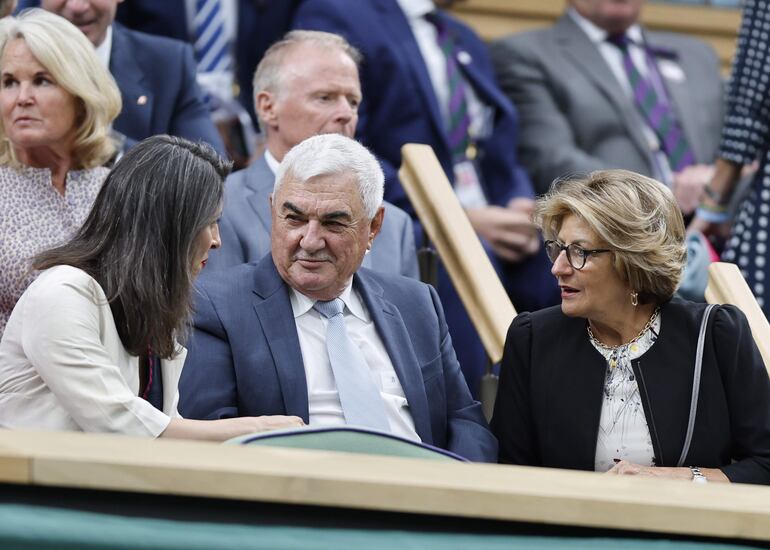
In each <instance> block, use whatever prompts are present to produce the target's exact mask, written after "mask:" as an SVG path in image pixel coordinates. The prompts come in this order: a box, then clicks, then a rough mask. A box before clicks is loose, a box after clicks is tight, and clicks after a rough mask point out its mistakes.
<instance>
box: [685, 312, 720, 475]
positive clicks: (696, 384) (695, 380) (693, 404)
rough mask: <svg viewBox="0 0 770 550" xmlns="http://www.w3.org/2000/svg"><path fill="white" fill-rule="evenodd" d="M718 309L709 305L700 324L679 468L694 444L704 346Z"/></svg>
mask: <svg viewBox="0 0 770 550" xmlns="http://www.w3.org/2000/svg"><path fill="white" fill-rule="evenodd" d="M715 307H716V304H709V305H708V306H706V311H704V312H703V319H702V320H701V322H700V332H699V333H698V347H697V348H696V350H695V371H694V372H693V375H692V397H691V398H690V419H689V420H688V422H687V434H686V435H685V437H684V447H683V448H682V455H681V456H680V457H679V462H677V463H676V465H677V466H684V461H685V459H686V458H687V453H689V452H690V443H691V442H692V432H693V429H694V428H695V413H696V412H697V409H698V392H699V391H700V373H701V368H702V367H703V344H704V341H705V340H706V326H707V325H708V320H709V315H711V310H712V309H714V308H715Z"/></svg>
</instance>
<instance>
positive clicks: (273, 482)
mask: <svg viewBox="0 0 770 550" xmlns="http://www.w3.org/2000/svg"><path fill="white" fill-rule="evenodd" d="M0 441H2V445H0V458H1V457H5V456H9V455H10V456H22V457H26V459H27V460H29V462H30V464H31V465H32V470H31V471H32V476H31V479H30V480H29V483H30V484H32V485H36V486H46V487H66V488H81V489H97V490H111V491H130V492H139V493H149V494H164V495H182V496H185V495H186V496H198V497H212V498H223V499H238V500H246V501H261V502H276V503H282V504H297V505H315V506H329V507H335V508H337V507H342V508H353V509H362V510H383V511H392V512H406V513H416V514H430V515H442V516H454V517H461V518H483V519H495V520H502V521H517V522H534V523H537V524H553V525H564V526H577V527H597V528H609V529H628V530H633V531H644V532H652V533H669V534H680V535H695V536H705V537H729V538H739V539H748V540H759V541H770V488H767V487H757V486H749V485H738V484H736V485H729V484H717V483H711V484H707V485H699V484H694V483H687V482H682V481H674V480H660V479H651V478H639V477H633V476H619V477H616V476H606V475H603V474H597V473H593V472H574V471H567V470H556V469H547V468H529V467H516V466H501V465H484V464H463V463H445V462H434V461H424V460H417V459H406V458H394V457H379V456H367V455H357V454H346V453H334V452H326V451H310V450H296V449H280V448H273V447H239V446H221V445H216V444H212V443H201V442H186V441H173V440H150V439H139V438H130V437H122V436H115V435H100V434H83V433H44V432H23V431H15V432H10V431H2V430H0Z"/></svg>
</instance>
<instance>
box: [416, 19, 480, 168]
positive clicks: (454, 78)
mask: <svg viewBox="0 0 770 550" xmlns="http://www.w3.org/2000/svg"><path fill="white" fill-rule="evenodd" d="M426 19H427V20H428V21H430V22H431V23H432V24H433V25H434V26H435V27H436V31H437V37H436V38H437V41H438V45H439V47H440V48H441V51H442V52H444V58H445V59H446V72H447V82H448V85H449V105H448V111H447V112H448V115H449V116H448V121H447V124H446V131H447V142H448V144H449V150H450V151H451V152H452V160H453V161H454V162H456V163H457V162H462V161H464V160H466V159H467V151H468V148H469V146H470V144H471V138H470V135H469V134H468V128H469V127H470V125H471V117H470V114H469V113H468V99H467V96H466V82H465V77H464V76H463V74H462V72H461V71H460V65H459V64H458V63H457V45H456V43H455V40H454V37H453V36H452V33H451V32H450V31H449V29H447V27H446V25H445V24H444V22H443V21H442V20H441V19H440V18H439V17H438V16H437V14H435V13H430V14H428V15H427V16H426Z"/></svg>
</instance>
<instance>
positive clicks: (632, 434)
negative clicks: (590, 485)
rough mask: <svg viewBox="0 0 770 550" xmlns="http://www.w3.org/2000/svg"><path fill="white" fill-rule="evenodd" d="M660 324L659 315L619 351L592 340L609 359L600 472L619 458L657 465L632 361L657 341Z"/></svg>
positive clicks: (599, 447)
mask: <svg viewBox="0 0 770 550" xmlns="http://www.w3.org/2000/svg"><path fill="white" fill-rule="evenodd" d="M660 322H661V321H660V315H658V316H657V317H656V318H655V320H654V322H653V323H652V325H651V326H650V328H649V329H648V330H647V331H646V332H644V333H643V334H642V335H641V336H640V337H639V339H637V340H636V341H633V342H629V343H628V344H625V345H623V346H619V347H617V348H605V347H602V346H600V345H598V344H597V343H596V342H594V341H593V340H591V343H592V344H593V346H594V347H595V348H596V350H597V351H598V352H599V353H601V354H602V355H603V356H604V358H605V359H606V360H607V373H606V377H605V380H604V393H603V400H602V414H601V418H600V420H599V437H598V440H597V442H596V458H595V462H594V469H595V470H596V471H597V472H606V471H607V470H609V469H610V468H612V467H613V466H614V465H615V460H614V459H616V458H617V459H620V460H628V461H630V462H633V463H635V464H640V465H642V466H654V465H655V463H654V456H655V451H654V450H653V447H652V438H651V437H650V429H649V427H648V426H647V419H646V417H645V416H644V409H643V408H642V398H641V395H640V394H639V386H638V384H637V381H636V376H635V375H634V370H633V368H632V367H631V361H633V360H635V359H638V358H639V357H641V356H642V355H644V353H645V352H647V350H649V349H650V348H651V347H652V345H653V344H654V343H655V341H656V340H657V339H658V334H660Z"/></svg>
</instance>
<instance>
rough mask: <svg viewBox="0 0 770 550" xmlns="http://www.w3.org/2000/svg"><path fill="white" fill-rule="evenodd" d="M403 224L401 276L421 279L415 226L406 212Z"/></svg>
mask: <svg viewBox="0 0 770 550" xmlns="http://www.w3.org/2000/svg"><path fill="white" fill-rule="evenodd" d="M402 219H403V223H402V224H401V274H402V275H403V276H405V277H411V278H412V279H417V280H419V279H420V270H419V268H418V266H417V248H416V247H415V245H414V225H413V224H412V218H410V217H409V215H408V214H406V213H405V212H404V213H403V216H402Z"/></svg>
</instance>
